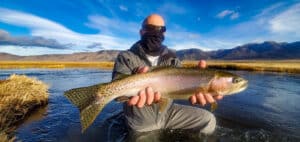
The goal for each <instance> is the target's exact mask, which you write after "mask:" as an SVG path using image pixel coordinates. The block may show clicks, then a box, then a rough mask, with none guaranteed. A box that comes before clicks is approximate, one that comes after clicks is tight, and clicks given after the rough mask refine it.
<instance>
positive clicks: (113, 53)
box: [0, 50, 120, 62]
mask: <svg viewBox="0 0 300 142" xmlns="http://www.w3.org/2000/svg"><path fill="white" fill-rule="evenodd" d="M119 52H120V51H118V50H102V51H98V52H81V53H74V54H49V55H38V56H16V55H12V54H7V53H0V61H75V62H76V61H81V62H90V61H114V60H115V58H116V57H117V55H118V54H119Z"/></svg>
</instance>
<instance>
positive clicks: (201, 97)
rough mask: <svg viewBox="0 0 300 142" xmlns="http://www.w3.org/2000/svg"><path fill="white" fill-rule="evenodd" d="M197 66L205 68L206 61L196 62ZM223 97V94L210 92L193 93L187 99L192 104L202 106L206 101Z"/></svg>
mask: <svg viewBox="0 0 300 142" xmlns="http://www.w3.org/2000/svg"><path fill="white" fill-rule="evenodd" d="M198 66H199V68H200V69H204V68H206V61H205V60H200V61H199V63H198ZM221 99H223V96H221V95H217V94H211V93H202V92H199V93H195V94H194V95H192V96H191V97H190V98H189V100H190V102H191V103H192V104H193V105H194V104H200V105H202V106H204V105H206V104H207V103H215V102H216V100H221Z"/></svg>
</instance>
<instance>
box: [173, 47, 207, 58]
mask: <svg viewBox="0 0 300 142" xmlns="http://www.w3.org/2000/svg"><path fill="white" fill-rule="evenodd" d="M176 56H177V57H178V58H179V59H180V60H199V59H209V58H210V54H209V53H208V52H205V51H202V50H200V49H185V50H179V51H177V52H176Z"/></svg>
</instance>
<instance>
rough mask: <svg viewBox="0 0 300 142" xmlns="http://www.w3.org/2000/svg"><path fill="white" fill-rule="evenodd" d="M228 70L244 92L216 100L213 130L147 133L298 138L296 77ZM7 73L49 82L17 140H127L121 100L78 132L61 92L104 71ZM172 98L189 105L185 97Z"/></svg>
mask: <svg viewBox="0 0 300 142" xmlns="http://www.w3.org/2000/svg"><path fill="white" fill-rule="evenodd" d="M232 72H234V73H236V74H239V75H241V76H243V77H244V78H246V79H247V80H249V86H248V89H247V90H245V91H244V92H242V93H239V94H237V95H233V96H228V97H225V98H224V99H223V100H221V101H219V103H218V104H219V107H218V109H217V110H216V111H215V112H214V114H215V115H216V116H217V124H218V127H217V130H216V132H215V134H213V135H212V136H203V137H200V138H198V137H195V136H193V134H190V133H187V132H184V131H170V130H165V131H160V132H158V133H155V134H153V135H152V137H153V136H154V137H160V140H162V141H173V140H177V141H181V140H182V141H223V142H227V141H228V142H229V141H300V105H298V104H299V101H300V87H299V86H300V75H299V74H298V75H297V74H286V73H270V72H248V71H232ZM13 73H15V74H25V75H27V76H30V77H36V78H38V79H40V80H42V81H44V82H45V83H47V84H49V85H50V89H49V93H50V96H49V104H48V105H47V106H46V107H45V108H41V109H39V110H37V111H36V112H35V113H34V114H32V115H31V116H30V117H28V118H27V119H26V120H25V122H24V123H23V124H22V125H20V126H19V127H18V128H17V130H16V131H15V135H16V137H17V139H19V140H22V141H24V142H26V141H28V142H29V141H30V142H32V141H73V142H75V141H130V140H131V137H130V134H129V133H128V131H127V128H126V126H125V124H124V117H123V115H122V104H120V103H117V102H114V101H113V102H111V103H109V104H108V105H107V106H106V107H105V108H104V110H103V112H102V113H101V114H100V115H99V116H98V117H97V119H96V121H95V122H94V123H93V124H92V126H91V127H90V128H89V129H88V130H87V131H86V132H85V133H83V134H82V133H81V127H80V122H79V112H78V110H77V108H75V107H74V106H73V105H72V104H70V102H69V101H68V100H67V99H66V98H65V97H64V96H63V93H64V91H66V90H68V89H72V88H77V87H83V86H89V85H94V84H97V83H104V82H109V81H110V80H111V71H110V70H97V69H65V70H52V69H22V70H15V69H13V70H0V79H5V78H7V77H8V76H9V75H11V74H13ZM176 102H177V103H181V104H187V105H188V104H189V103H188V101H176ZM205 108H206V109H207V108H208V107H205ZM145 135H148V134H145ZM146 137H147V136H146Z"/></svg>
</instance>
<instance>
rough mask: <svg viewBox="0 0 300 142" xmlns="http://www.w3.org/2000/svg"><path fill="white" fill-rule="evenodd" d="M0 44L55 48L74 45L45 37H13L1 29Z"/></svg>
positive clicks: (65, 47)
mask: <svg viewBox="0 0 300 142" xmlns="http://www.w3.org/2000/svg"><path fill="white" fill-rule="evenodd" d="M0 45H17V46H28V47H46V48H55V49H67V48H70V47H71V46H72V44H60V43H58V42H57V41H56V40H55V39H45V38H43V37H12V36H10V34H9V33H8V32H6V31H4V30H1V29H0Z"/></svg>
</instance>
